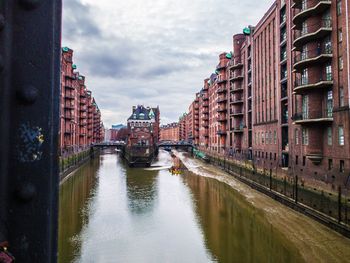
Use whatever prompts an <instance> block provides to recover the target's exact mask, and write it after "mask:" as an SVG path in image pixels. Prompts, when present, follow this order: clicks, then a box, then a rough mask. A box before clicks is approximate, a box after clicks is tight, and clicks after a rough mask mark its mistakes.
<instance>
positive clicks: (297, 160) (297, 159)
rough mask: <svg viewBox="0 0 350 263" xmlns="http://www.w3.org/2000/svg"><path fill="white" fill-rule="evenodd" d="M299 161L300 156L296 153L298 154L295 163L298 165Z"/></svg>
mask: <svg viewBox="0 0 350 263" xmlns="http://www.w3.org/2000/svg"><path fill="white" fill-rule="evenodd" d="M298 162H299V156H298V155H296V156H295V164H296V165H298Z"/></svg>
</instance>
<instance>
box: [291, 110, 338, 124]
mask: <svg viewBox="0 0 350 263" xmlns="http://www.w3.org/2000/svg"><path fill="white" fill-rule="evenodd" d="M293 121H294V122H295V123H296V124H311V123H320V122H321V123H322V122H327V123H328V122H332V121H333V109H332V108H329V109H326V110H319V111H303V112H300V113H296V114H294V116H293Z"/></svg>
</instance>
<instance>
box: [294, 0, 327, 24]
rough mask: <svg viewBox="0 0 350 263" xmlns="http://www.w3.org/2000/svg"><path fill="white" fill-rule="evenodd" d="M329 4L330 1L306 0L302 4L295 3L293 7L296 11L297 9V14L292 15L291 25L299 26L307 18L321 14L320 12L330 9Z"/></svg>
mask: <svg viewBox="0 0 350 263" xmlns="http://www.w3.org/2000/svg"><path fill="white" fill-rule="evenodd" d="M331 3H332V1H331V0H318V1H314V0H312V1H310V0H307V1H305V2H304V3H300V2H299V3H296V4H295V6H294V7H295V8H297V9H298V8H299V12H296V14H295V15H294V18H293V23H294V24H296V25H299V24H301V23H302V22H303V21H305V19H307V18H308V17H310V16H316V15H317V14H321V13H322V12H324V11H325V10H327V9H328V8H330V6H331Z"/></svg>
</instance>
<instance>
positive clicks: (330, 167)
mask: <svg viewBox="0 0 350 263" xmlns="http://www.w3.org/2000/svg"><path fill="white" fill-rule="evenodd" d="M332 169H333V159H328V170H332Z"/></svg>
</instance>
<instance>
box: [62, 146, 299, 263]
mask: <svg viewBox="0 0 350 263" xmlns="http://www.w3.org/2000/svg"><path fill="white" fill-rule="evenodd" d="M173 164H176V166H177V167H179V166H181V163H179V160H178V159H175V158H173V157H171V156H170V154H169V153H167V152H160V155H159V160H158V162H157V163H155V164H154V166H155V167H153V168H149V169H130V168H128V167H127V165H126V164H125V163H124V162H123V160H121V159H120V158H119V157H118V155H116V154H114V153H110V154H109V153H105V154H102V155H101V156H100V157H99V158H96V159H95V160H92V161H90V162H89V163H87V164H86V165H84V166H83V167H81V168H80V169H79V170H78V171H77V172H76V173H75V174H74V175H73V176H71V177H69V178H68V179H67V180H66V181H65V182H64V183H62V185H61V187H60V211H59V212H60V217H59V262H152V263H153V262H181V263H182V262H239V263H244V262H271V263H275V262H284V263H288V262H304V261H303V259H302V257H301V255H300V254H299V252H298V250H297V249H296V247H294V246H293V244H292V243H291V242H290V241H288V240H287V239H286V238H285V237H284V236H283V235H282V234H281V233H280V232H279V231H278V230H277V229H275V228H274V227H273V226H272V225H271V224H270V223H269V222H268V220H266V218H265V217H264V214H263V213H262V212H261V211H259V210H258V209H256V208H254V207H253V206H252V204H250V203H249V202H247V201H246V199H245V198H244V197H242V196H241V195H240V194H239V193H238V192H236V191H235V190H233V189H232V187H230V186H228V185H227V184H225V183H222V182H219V181H217V180H215V179H212V178H206V177H202V176H198V175H195V174H192V173H191V172H189V171H188V170H186V169H183V168H182V167H181V168H180V169H177V170H176V171H177V172H178V173H181V174H172V173H171V172H170V171H169V169H168V168H169V167H170V166H172V165H173Z"/></svg>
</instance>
